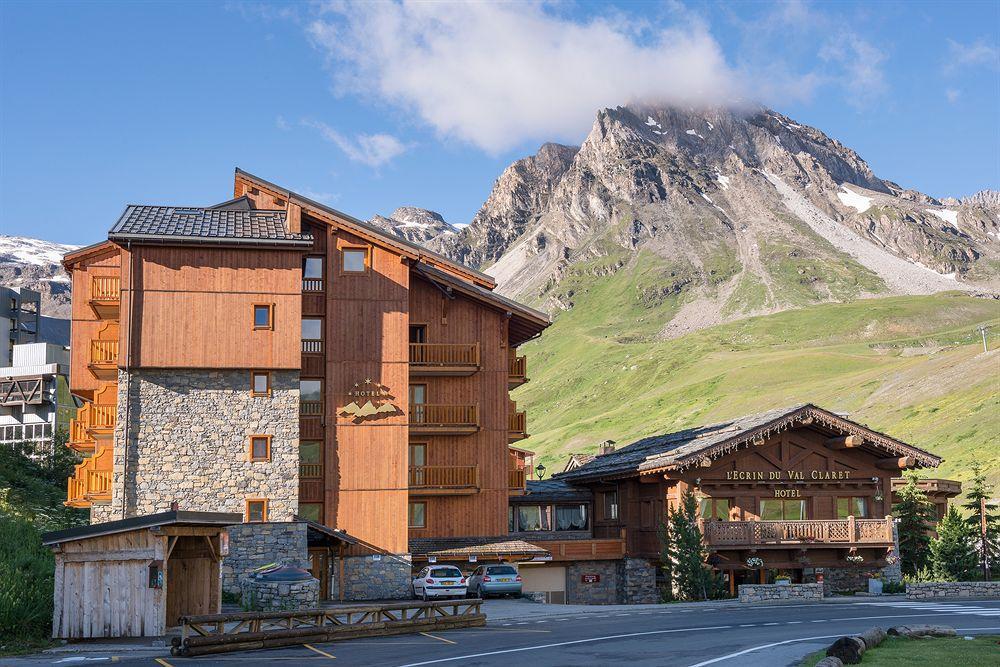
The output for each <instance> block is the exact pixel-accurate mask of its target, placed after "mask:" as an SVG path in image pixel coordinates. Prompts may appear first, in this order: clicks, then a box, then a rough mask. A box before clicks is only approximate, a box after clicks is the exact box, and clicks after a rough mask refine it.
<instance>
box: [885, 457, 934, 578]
mask: <svg viewBox="0 0 1000 667" xmlns="http://www.w3.org/2000/svg"><path fill="white" fill-rule="evenodd" d="M919 479H920V478H919V477H917V474H916V473H913V472H910V473H907V474H906V480H907V481H906V485H905V486H904V487H903V488H901V489H900V490H899V491H898V493H897V495H898V496H899V502H898V503H896V504H895V505H893V506H892V513H893V516H895V517H896V518H897V519H898V520H899V524H898V528H899V557H900V559H901V563H900V566H901V567H902V568H903V574H905V575H910V576H913V575H914V574H916V572H917V571H918V570H921V569H923V568H925V567H927V565H928V546H929V545H930V541H931V538H930V536H929V535H928V534H927V531H928V530H929V529H930V527H931V523H932V522H933V521H934V506H933V505H932V504H931V503H930V501H929V500H927V494H926V493H924V492H923V490H921V489H920V487H918V486H917V481H918V480H919Z"/></svg>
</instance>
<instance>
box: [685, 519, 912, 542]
mask: <svg viewBox="0 0 1000 667" xmlns="http://www.w3.org/2000/svg"><path fill="white" fill-rule="evenodd" d="M700 525H701V527H702V534H703V535H704V538H705V543H706V544H708V545H709V546H733V545H736V546H739V545H751V546H752V545H756V544H776V543H781V544H788V543H792V544H795V543H813V542H815V543H821V544H884V543H891V542H892V541H893V538H892V517H886V518H885V519H855V518H854V517H853V516H851V517H847V518H846V519H807V520H802V521H704V520H701V521H700Z"/></svg>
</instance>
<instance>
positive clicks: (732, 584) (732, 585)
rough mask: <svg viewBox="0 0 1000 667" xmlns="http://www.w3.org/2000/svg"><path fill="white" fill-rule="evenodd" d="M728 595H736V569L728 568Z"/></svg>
mask: <svg viewBox="0 0 1000 667" xmlns="http://www.w3.org/2000/svg"><path fill="white" fill-rule="evenodd" d="M729 595H731V596H732V597H736V570H734V569H730V570H729Z"/></svg>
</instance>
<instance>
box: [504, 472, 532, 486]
mask: <svg viewBox="0 0 1000 667" xmlns="http://www.w3.org/2000/svg"><path fill="white" fill-rule="evenodd" d="M527 479H528V476H527V475H526V474H525V471H524V468H511V469H510V470H508V471H507V488H508V489H510V490H511V491H524V488H525V485H526V484H527Z"/></svg>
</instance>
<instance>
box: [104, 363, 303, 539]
mask: <svg viewBox="0 0 1000 667" xmlns="http://www.w3.org/2000/svg"><path fill="white" fill-rule="evenodd" d="M298 382H299V374H298V371H273V372H272V373H271V395H270V396H267V397H253V396H251V395H250V374H249V372H247V371H244V370H234V371H202V370H178V369H171V370H137V371H133V372H131V373H128V372H125V371H121V370H120V371H119V372H118V421H117V424H116V426H115V456H114V463H113V471H114V477H113V487H112V504H111V507H112V510H111V513H110V514H111V515H112V516H114V517H116V518H122V517H123V510H124V516H137V515H144V514H152V513H155V512H164V511H168V510H169V509H170V504H171V502H173V501H177V503H178V506H179V508H180V509H182V510H198V511H207V512H238V513H239V514H243V513H244V512H245V510H246V500H247V499H248V498H266V499H267V500H268V518H269V519H270V520H273V521H288V520H290V519H291V518H292V515H293V514H294V513H295V511H296V510H297V507H298V462H299V453H298V438H299V387H298ZM126 425H127V429H128V430H127V432H126ZM251 435H270V436H272V439H271V460H270V461H266V462H252V461H250V460H249V459H250V457H249V436H251ZM96 518H102V517H101V516H100V515H98V517H96Z"/></svg>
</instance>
